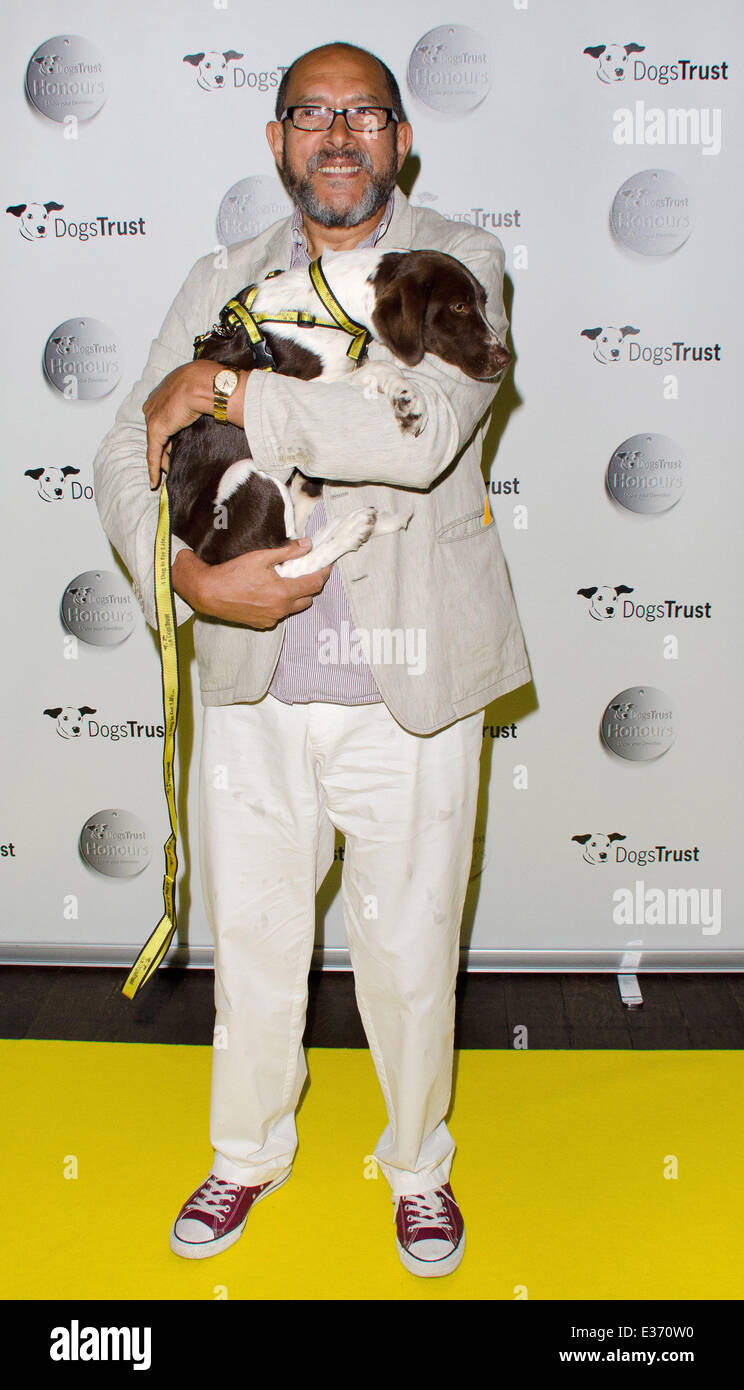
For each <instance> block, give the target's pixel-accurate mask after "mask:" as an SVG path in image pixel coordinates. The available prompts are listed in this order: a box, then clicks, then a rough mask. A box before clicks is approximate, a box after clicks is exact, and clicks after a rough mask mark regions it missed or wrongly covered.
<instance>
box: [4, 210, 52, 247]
mask: <svg viewBox="0 0 744 1390" xmlns="http://www.w3.org/2000/svg"><path fill="white" fill-rule="evenodd" d="M63 207H64V203H16V204H15V206H13V207H9V208H6V209H5V211H6V212H10V213H12V214H13V216H14V217H17V218H18V230H19V232H20V234H21V236H22V237H25V239H26V241H43V240H44V238H45V237H46V234H47V222H48V221H49V214H50V212H61V211H62V208H63Z"/></svg>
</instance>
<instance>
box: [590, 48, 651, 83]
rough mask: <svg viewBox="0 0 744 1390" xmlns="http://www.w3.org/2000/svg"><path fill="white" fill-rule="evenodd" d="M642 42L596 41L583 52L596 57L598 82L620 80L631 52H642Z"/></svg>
mask: <svg viewBox="0 0 744 1390" xmlns="http://www.w3.org/2000/svg"><path fill="white" fill-rule="evenodd" d="M645 49H646V45H645V44H643V43H596V44H594V46H593V47H592V48H585V49H584V52H585V53H588V54H589V57H590V58H596V60H597V62H596V67H595V69H594V70H595V72H596V74H597V77H598V78H599V80H600V82H622V81H623V79H624V77H625V68H626V64H627V62H628V59H629V57H630V55H631V53H644V52H645Z"/></svg>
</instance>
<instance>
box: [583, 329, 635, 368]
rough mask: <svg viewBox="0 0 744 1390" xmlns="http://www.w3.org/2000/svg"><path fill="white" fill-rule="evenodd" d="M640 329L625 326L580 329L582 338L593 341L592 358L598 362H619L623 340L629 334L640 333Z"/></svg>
mask: <svg viewBox="0 0 744 1390" xmlns="http://www.w3.org/2000/svg"><path fill="white" fill-rule="evenodd" d="M640 331H641V330H640V328H631V326H630V324H626V325H625V327H624V328H613V327H612V326H611V325H610V326H608V327H607V328H582V330H581V337H582V338H592V339H593V341H594V357H595V358H596V359H597V361H598V362H603V363H604V362H619V361H620V351H621V349H622V346H623V339H624V338H626V337H627V335H628V334H629V333H640Z"/></svg>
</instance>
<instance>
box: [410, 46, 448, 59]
mask: <svg viewBox="0 0 744 1390" xmlns="http://www.w3.org/2000/svg"><path fill="white" fill-rule="evenodd" d="M416 52H417V53H420V54H421V57H422V59H423V61H424V62H425V63H438V62H439V55H440V53H443V52H444V44H443V43H420V44H418V45H417V48H416Z"/></svg>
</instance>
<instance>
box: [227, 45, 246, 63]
mask: <svg viewBox="0 0 744 1390" xmlns="http://www.w3.org/2000/svg"><path fill="white" fill-rule="evenodd" d="M222 56H223V58H224V60H225V62H226V63H234V62H235V59H236V58H242V56H243V55H242V53H236V52H235V49H234V48H228V50H227V52H226V53H223V55H222Z"/></svg>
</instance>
